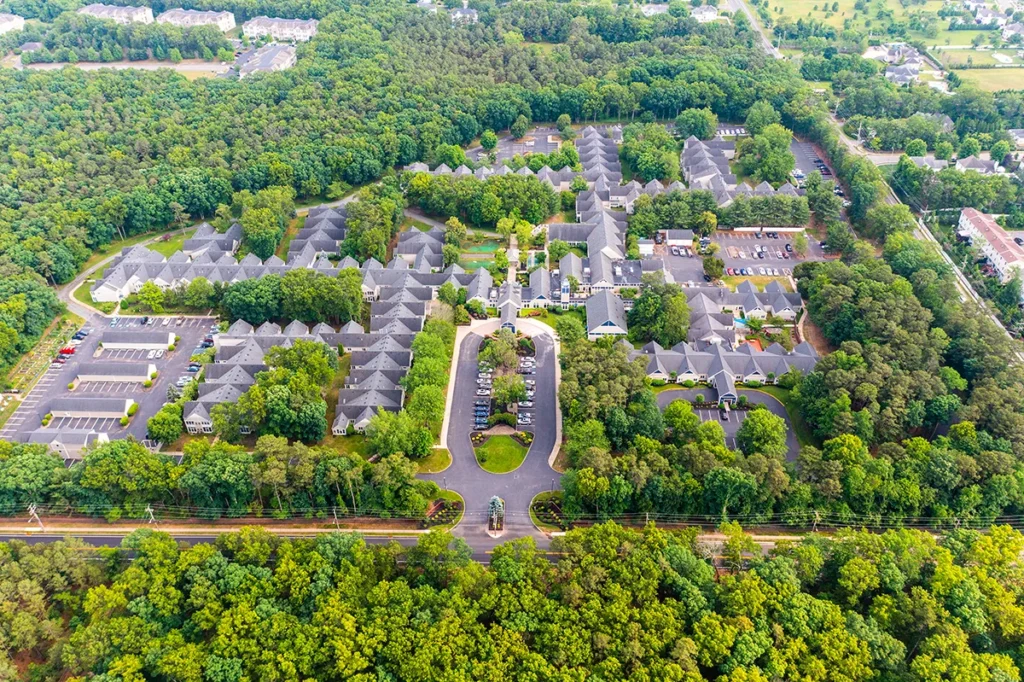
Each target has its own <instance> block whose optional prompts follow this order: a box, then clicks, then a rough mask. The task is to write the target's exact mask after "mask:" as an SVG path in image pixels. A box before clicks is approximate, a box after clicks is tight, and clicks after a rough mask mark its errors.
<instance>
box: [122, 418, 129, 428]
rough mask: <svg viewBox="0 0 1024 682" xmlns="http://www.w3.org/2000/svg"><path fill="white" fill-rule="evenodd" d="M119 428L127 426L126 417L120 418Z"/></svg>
mask: <svg viewBox="0 0 1024 682" xmlns="http://www.w3.org/2000/svg"><path fill="white" fill-rule="evenodd" d="M121 426H128V417H121Z"/></svg>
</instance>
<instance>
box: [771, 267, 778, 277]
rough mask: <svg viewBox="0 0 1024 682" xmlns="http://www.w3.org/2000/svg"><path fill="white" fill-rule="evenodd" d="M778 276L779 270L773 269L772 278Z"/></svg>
mask: <svg viewBox="0 0 1024 682" xmlns="http://www.w3.org/2000/svg"><path fill="white" fill-rule="evenodd" d="M778 276H779V269H778V268H772V277H778Z"/></svg>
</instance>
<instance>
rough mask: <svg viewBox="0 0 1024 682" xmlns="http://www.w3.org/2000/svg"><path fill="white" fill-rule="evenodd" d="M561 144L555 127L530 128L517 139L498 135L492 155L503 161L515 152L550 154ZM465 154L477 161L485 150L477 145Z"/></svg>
mask: <svg viewBox="0 0 1024 682" xmlns="http://www.w3.org/2000/svg"><path fill="white" fill-rule="evenodd" d="M561 146H562V136H561V135H559V134H558V129H557V128H549V127H542V128H532V129H530V130H529V131H528V132H527V133H526V135H525V136H523V137H522V138H521V139H519V140H514V139H512V137H511V136H509V135H506V136H503V137H499V138H498V146H497V147H495V148H494V155H495V157H496V158H497V160H498V161H504V160H507V159H511V158H512V157H513V156H515V155H517V154H518V155H519V156H525V155H527V154H550V153H551V152H553V151H556V150H557V149H558V148H559V147H561ZM466 156H467V157H468V158H469V159H470V160H472V161H475V162H479V161H480V159H486V158H487V152H485V151H484V149H483V148H482V147H477V148H475V149H471V150H469V151H468V152H466Z"/></svg>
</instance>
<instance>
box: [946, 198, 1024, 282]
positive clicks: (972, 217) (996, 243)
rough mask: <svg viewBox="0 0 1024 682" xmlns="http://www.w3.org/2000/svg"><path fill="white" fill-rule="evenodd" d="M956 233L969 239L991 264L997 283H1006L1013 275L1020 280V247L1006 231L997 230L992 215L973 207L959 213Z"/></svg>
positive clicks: (1023, 266)
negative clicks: (996, 276)
mask: <svg viewBox="0 0 1024 682" xmlns="http://www.w3.org/2000/svg"><path fill="white" fill-rule="evenodd" d="M958 227H959V230H958V231H959V233H960V234H961V235H965V236H969V237H970V238H971V242H972V244H974V245H975V246H977V247H978V249H979V250H980V251H981V253H982V254H983V255H984V256H985V258H987V259H988V260H989V262H990V263H991V264H992V267H993V269H994V270H995V271H996V273H997V274H998V275H999V281H1001V282H1003V283H1006V282H1008V281H1010V280H1011V279H1013V277H1014V275H1017V276H1019V277H1021V278H1022V279H1024V248H1022V247H1021V246H1019V245H1018V244H1017V243H1016V242H1015V241H1013V239H1012V238H1011V237H1010V235H1008V234H1006V230H1004V229H1003V228H1001V227H999V225H998V224H996V221H994V220H992V216H990V215H986V214H984V213H982V212H981V211H978V210H977V209H973V208H965V209H964V210H963V211H961V212H960V223H959V226H958Z"/></svg>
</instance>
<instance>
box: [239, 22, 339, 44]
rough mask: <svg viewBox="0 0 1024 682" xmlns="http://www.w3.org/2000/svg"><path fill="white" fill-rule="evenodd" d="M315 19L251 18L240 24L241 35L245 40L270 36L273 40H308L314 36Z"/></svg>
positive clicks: (316, 23)
mask: <svg viewBox="0 0 1024 682" xmlns="http://www.w3.org/2000/svg"><path fill="white" fill-rule="evenodd" d="M319 23H320V22H319V21H317V20H316V19H277V18H274V17H265V16H259V17H253V18H252V19H250V20H249V21H247V22H245V23H244V24H242V33H243V34H244V35H245V36H246V37H247V38H252V39H255V38H262V37H263V36H270V37H271V38H273V39H274V40H295V41H302V40H309V39H310V38H312V37H313V36H315V35H316V27H317V25H318V24H319Z"/></svg>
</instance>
